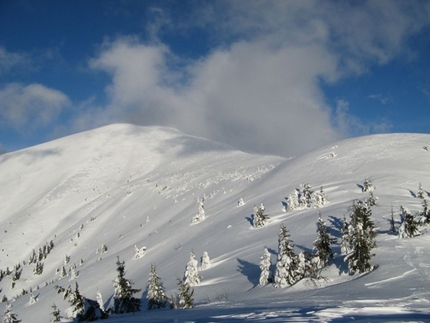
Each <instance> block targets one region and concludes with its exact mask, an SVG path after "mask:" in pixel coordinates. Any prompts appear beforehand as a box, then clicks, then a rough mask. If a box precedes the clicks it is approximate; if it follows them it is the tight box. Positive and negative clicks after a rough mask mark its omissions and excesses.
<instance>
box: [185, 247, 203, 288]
mask: <svg viewBox="0 0 430 323" xmlns="http://www.w3.org/2000/svg"><path fill="white" fill-rule="evenodd" d="M197 266H198V261H197V260H196V256H195V255H194V252H192V251H191V253H190V261H188V263H187V267H186V269H185V283H186V284H188V285H190V286H191V287H193V286H196V285H199V284H200V279H201V278H202V277H201V276H200V275H199V271H198V268H197Z"/></svg>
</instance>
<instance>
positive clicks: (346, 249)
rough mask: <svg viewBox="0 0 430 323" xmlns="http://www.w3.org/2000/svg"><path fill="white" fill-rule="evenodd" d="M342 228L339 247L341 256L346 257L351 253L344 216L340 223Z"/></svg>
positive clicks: (346, 221)
mask: <svg viewBox="0 0 430 323" xmlns="http://www.w3.org/2000/svg"><path fill="white" fill-rule="evenodd" d="M342 223H343V224H342V228H341V230H340V231H341V239H342V241H341V245H340V252H341V253H342V254H343V255H347V254H348V253H349V252H350V251H351V248H350V247H351V246H350V245H351V237H350V235H349V222H348V220H347V219H346V217H345V214H344V215H343V221H342Z"/></svg>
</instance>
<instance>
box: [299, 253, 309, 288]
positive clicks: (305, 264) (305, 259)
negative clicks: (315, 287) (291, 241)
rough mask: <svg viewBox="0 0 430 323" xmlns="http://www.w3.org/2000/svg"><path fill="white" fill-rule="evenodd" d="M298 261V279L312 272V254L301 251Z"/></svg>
mask: <svg viewBox="0 0 430 323" xmlns="http://www.w3.org/2000/svg"><path fill="white" fill-rule="evenodd" d="M297 259H298V262H297V281H298V280H300V279H302V278H304V277H306V276H308V275H309V274H311V264H312V262H311V261H312V256H311V255H310V254H308V253H307V252H304V251H302V252H300V253H299V255H298V257H297Z"/></svg>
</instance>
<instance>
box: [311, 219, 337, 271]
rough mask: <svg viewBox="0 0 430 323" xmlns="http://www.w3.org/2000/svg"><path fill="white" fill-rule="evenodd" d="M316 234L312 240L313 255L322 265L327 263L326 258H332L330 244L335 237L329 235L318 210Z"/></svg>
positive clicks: (333, 241)
mask: <svg viewBox="0 0 430 323" xmlns="http://www.w3.org/2000/svg"><path fill="white" fill-rule="evenodd" d="M317 234H318V237H317V239H316V240H315V241H314V250H316V254H315V256H316V257H318V258H319V261H318V263H319V264H320V265H321V266H324V265H325V264H326V263H327V261H328V258H331V259H333V251H332V249H331V245H332V244H333V243H335V242H336V241H337V240H336V238H331V237H330V235H329V230H328V228H327V226H326V224H325V221H324V220H323V219H322V217H321V212H320V211H318V222H317Z"/></svg>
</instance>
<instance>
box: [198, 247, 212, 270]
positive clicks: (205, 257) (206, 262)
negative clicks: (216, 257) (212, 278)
mask: <svg viewBox="0 0 430 323" xmlns="http://www.w3.org/2000/svg"><path fill="white" fill-rule="evenodd" d="M210 263H211V259H210V258H209V254H208V252H207V251H204V252H203V256H202V263H201V266H200V267H201V269H202V270H206V269H208V267H209V265H210Z"/></svg>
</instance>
